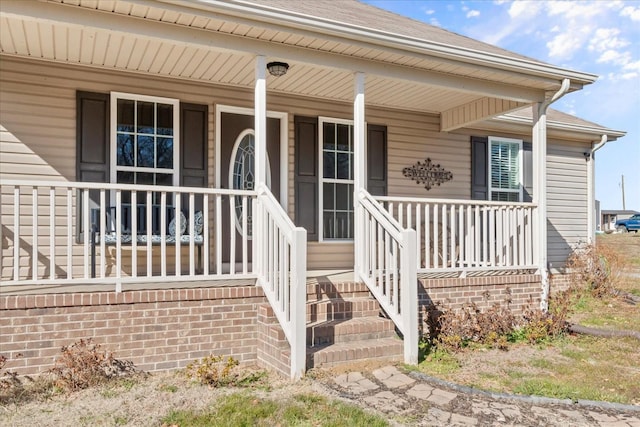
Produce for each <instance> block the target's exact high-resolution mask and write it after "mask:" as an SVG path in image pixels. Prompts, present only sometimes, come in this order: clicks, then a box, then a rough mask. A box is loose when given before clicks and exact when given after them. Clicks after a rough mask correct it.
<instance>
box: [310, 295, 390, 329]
mask: <svg viewBox="0 0 640 427" xmlns="http://www.w3.org/2000/svg"><path fill="white" fill-rule="evenodd" d="M306 309H307V318H306V321H307V323H316V322H322V321H331V320H347V319H353V318H357V317H378V315H379V313H380V306H379V305H378V301H376V300H375V299H373V298H369V297H367V298H351V299H348V300H343V299H322V300H318V301H308V302H307V307H306Z"/></svg>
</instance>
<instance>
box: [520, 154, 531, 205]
mask: <svg viewBox="0 0 640 427" xmlns="http://www.w3.org/2000/svg"><path fill="white" fill-rule="evenodd" d="M531 149H532V147H531V143H530V142H523V143H522V165H523V166H522V181H523V182H522V184H523V186H524V189H523V190H524V191H523V192H522V201H523V202H531V201H532V200H533V155H532V153H531Z"/></svg>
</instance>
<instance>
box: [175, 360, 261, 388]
mask: <svg viewBox="0 0 640 427" xmlns="http://www.w3.org/2000/svg"><path fill="white" fill-rule="evenodd" d="M186 374H187V376H188V377H189V378H192V379H195V380H197V381H198V382H200V383H201V384H204V385H208V386H212V387H224V386H247V385H250V384H253V383H256V382H259V381H260V380H261V379H262V378H264V376H265V372H263V371H258V372H242V371H241V370H240V368H239V362H238V361H237V360H236V359H234V358H233V357H231V356H229V357H227V358H225V357H224V356H215V355H211V356H207V357H203V358H202V359H200V360H196V361H195V362H192V363H190V364H189V365H187V368H186Z"/></svg>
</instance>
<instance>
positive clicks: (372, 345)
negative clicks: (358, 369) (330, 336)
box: [307, 338, 403, 369]
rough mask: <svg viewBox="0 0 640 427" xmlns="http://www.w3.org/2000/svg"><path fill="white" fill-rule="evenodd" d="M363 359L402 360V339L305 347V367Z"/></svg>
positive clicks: (328, 365) (343, 363)
mask: <svg viewBox="0 0 640 427" xmlns="http://www.w3.org/2000/svg"><path fill="white" fill-rule="evenodd" d="M364 360H367V361H385V362H396V361H402V360H403V343H402V340H400V339H399V338H381V339H377V340H364V341H349V342H342V343H336V344H331V345H323V346H314V347H307V369H310V368H319V367H332V366H339V365H346V364H349V363H353V362H357V361H364Z"/></svg>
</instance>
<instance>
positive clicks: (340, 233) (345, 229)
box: [334, 212, 353, 239]
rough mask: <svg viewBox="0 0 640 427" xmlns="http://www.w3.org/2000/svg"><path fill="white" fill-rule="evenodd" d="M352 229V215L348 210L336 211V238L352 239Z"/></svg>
mask: <svg viewBox="0 0 640 427" xmlns="http://www.w3.org/2000/svg"><path fill="white" fill-rule="evenodd" d="M351 230H352V226H351V215H349V213H348V212H336V219H335V225H334V238H336V239H352V238H353V232H352V231H351Z"/></svg>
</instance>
